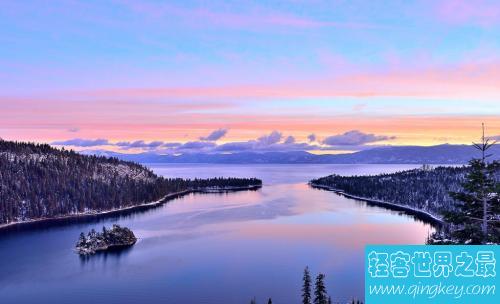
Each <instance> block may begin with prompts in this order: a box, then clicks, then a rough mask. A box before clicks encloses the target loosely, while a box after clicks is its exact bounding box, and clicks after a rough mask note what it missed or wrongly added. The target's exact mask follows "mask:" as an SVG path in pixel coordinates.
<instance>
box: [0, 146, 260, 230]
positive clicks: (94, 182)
mask: <svg viewBox="0 0 500 304" xmlns="http://www.w3.org/2000/svg"><path fill="white" fill-rule="evenodd" d="M261 186H262V181H261V180H259V179H256V178H210V179H191V180H190V179H180V178H164V177H161V176H157V175H156V174H154V173H153V172H152V171H151V170H150V169H148V168H146V167H144V166H142V165H140V164H137V163H133V162H128V161H122V160H118V159H116V158H109V157H102V156H91V155H82V154H79V153H77V152H74V151H72V150H65V149H55V148H53V147H51V146H50V145H47V144H34V143H24V142H13V141H5V140H1V139H0V228H1V227H5V226H9V225H12V224H17V223H23V222H31V221H36V220H44V219H54V218H65V217H74V216H82V215H92V214H101V213H107V212H112V211H119V210H124V209H129V208H134V207H137V206H146V205H154V204H158V203H161V202H162V201H164V200H165V199H167V198H169V197H173V196H176V195H178V194H186V193H190V192H216V191H233V190H242V189H256V188H259V187H261Z"/></svg>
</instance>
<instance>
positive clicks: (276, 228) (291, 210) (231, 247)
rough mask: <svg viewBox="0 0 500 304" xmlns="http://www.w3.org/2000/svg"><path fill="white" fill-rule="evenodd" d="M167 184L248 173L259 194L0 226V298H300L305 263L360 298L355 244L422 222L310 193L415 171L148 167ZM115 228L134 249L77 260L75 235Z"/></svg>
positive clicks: (419, 227)
mask: <svg viewBox="0 0 500 304" xmlns="http://www.w3.org/2000/svg"><path fill="white" fill-rule="evenodd" d="M150 167H151V168H152V169H153V170H154V171H155V172H156V173H157V174H161V175H164V176H167V177H186V178H187V177H189V178H192V177H200V178H204V177H214V176H235V177H257V178H260V179H262V180H263V182H264V185H263V188H262V189H260V190H257V191H243V192H235V193H227V194H190V195H187V196H184V197H181V198H177V199H175V200H172V201H170V202H168V203H167V204H164V205H162V206H160V207H157V208H152V209H148V210H146V211H140V212H136V213H132V214H127V215H117V216H112V217H109V218H104V219H91V220H84V221H82V220H79V221H68V222H65V223H57V224H39V225H35V226H34V227H21V228H16V229H12V230H8V231H0V303H2V304H7V303H16V304H22V303H107V304H110V303H121V304H123V303H172V304H189V303H207V304H221V303H228V304H231V303H249V302H250V299H251V298H252V297H254V296H255V297H256V298H257V302H258V303H267V298H269V297H272V299H273V303H275V304H280V303H282V304H292V303H299V302H300V294H301V291H300V289H301V283H302V282H301V279H302V272H303V269H304V267H306V266H309V268H310V270H311V273H312V275H314V276H315V275H317V274H318V273H320V272H322V273H324V274H325V275H326V286H327V291H328V293H329V294H330V295H331V297H332V299H333V301H334V302H337V301H347V300H349V299H351V298H352V297H356V298H361V299H363V295H364V282H363V280H364V279H363V277H364V272H363V269H364V246H365V244H399V243H404V244H422V243H424V242H425V239H426V237H427V236H428V234H430V233H431V232H432V231H433V228H432V226H430V225H429V224H427V223H423V222H421V221H419V220H417V219H415V218H414V217H412V216H408V215H405V214H401V213H399V212H395V211H390V210H387V209H383V208H379V207H372V206H367V205H366V204H365V203H363V202H360V201H356V200H352V199H348V198H345V197H342V196H339V195H337V194H335V193H333V192H329V191H324V190H317V189H312V188H310V187H309V186H308V185H307V181H308V180H310V179H312V178H316V177H321V176H325V175H328V174H332V173H337V174H343V175H354V174H358V175H359V174H376V173H381V172H395V171H399V170H403V169H410V168H415V167H417V166H416V165H200V164H192V165H183V164H182V165H181V164H176V165H158V164H155V165H150ZM113 223H118V224H120V225H123V226H127V227H130V228H131V229H132V230H133V231H134V232H135V234H136V236H138V237H139V238H140V239H139V241H138V242H137V244H136V245H135V246H133V247H132V248H130V249H128V250H125V251H119V252H110V253H107V254H98V255H96V256H92V257H90V258H88V259H81V258H80V257H79V256H78V255H77V254H75V253H74V251H73V248H74V244H75V243H76V241H77V239H78V236H79V234H80V232H82V231H84V232H88V231H89V230H90V229H92V228H95V229H96V230H100V229H102V226H103V225H105V226H111V225H112V224H113Z"/></svg>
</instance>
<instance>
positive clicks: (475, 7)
mask: <svg viewBox="0 0 500 304" xmlns="http://www.w3.org/2000/svg"><path fill="white" fill-rule="evenodd" d="M437 3H439V4H438V5H437V9H436V13H437V15H438V17H439V18H440V19H441V20H443V21H445V22H448V23H453V24H462V23H473V24H478V25H481V26H490V25H493V24H498V23H500V2H498V1H496V0H493V1H491V0H477V1H467V0H445V1H438V2H437Z"/></svg>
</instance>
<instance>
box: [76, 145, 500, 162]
mask: <svg viewBox="0 0 500 304" xmlns="http://www.w3.org/2000/svg"><path fill="white" fill-rule="evenodd" d="M82 153H84V154H96V155H102V156H113V157H117V158H119V159H122V160H127V161H134V162H139V163H210V164H465V163H467V162H468V161H469V160H470V159H471V158H478V157H479V156H480V154H479V152H478V151H477V150H476V149H475V148H474V147H472V146H470V145H450V144H444V145H438V146H429V147H423V146H387V147H380V148H374V149H370V150H364V151H359V152H355V153H348V154H323V155H317V154H311V153H308V152H305V151H296V152H240V153H232V154H182V155H162V154H155V153H140V154H123V153H117V152H109V151H83V152H82ZM489 154H492V156H491V158H490V159H492V160H493V159H497V160H500V145H495V146H493V147H492V148H491V150H490V153H489Z"/></svg>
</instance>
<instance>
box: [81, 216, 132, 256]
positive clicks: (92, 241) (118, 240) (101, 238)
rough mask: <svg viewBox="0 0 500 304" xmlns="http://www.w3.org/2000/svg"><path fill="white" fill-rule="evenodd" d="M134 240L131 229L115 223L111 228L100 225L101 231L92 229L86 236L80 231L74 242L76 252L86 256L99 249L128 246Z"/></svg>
mask: <svg viewBox="0 0 500 304" xmlns="http://www.w3.org/2000/svg"><path fill="white" fill-rule="evenodd" d="M136 242H137V238H136V237H135V235H134V233H133V232H132V230H130V229H128V228H126V227H120V226H119V225H116V224H115V225H113V227H112V228H111V229H107V228H106V227H102V232H96V231H95V230H94V229H92V230H91V231H90V232H89V233H88V234H87V236H85V234H84V233H83V232H82V233H81V234H80V238H79V240H78V243H76V252H77V253H78V254H80V255H83V256H88V255H92V254H95V253H97V252H99V251H106V250H113V249H120V248H126V247H130V246H132V245H134V244H135V243H136Z"/></svg>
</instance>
